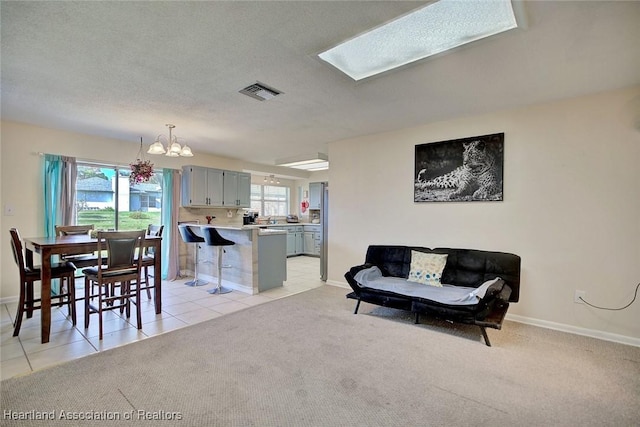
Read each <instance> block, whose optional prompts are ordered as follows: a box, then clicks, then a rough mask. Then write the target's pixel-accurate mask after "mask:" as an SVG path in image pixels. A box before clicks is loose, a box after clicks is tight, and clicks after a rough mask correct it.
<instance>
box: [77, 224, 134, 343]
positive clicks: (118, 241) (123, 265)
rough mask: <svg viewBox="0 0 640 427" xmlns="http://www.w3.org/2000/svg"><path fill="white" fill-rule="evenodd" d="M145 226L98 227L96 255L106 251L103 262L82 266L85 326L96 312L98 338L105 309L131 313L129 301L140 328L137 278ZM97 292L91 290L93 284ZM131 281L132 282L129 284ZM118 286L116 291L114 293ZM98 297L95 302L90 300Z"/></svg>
mask: <svg viewBox="0 0 640 427" xmlns="http://www.w3.org/2000/svg"><path fill="white" fill-rule="evenodd" d="M144 236H145V230H139V231H98V258H99V259H102V256H103V253H104V252H106V264H105V265H103V263H98V265H97V266H96V267H89V268H85V269H84V270H82V273H83V274H84V327H85V329H87V328H88V327H89V317H90V315H91V314H95V313H98V322H99V332H100V340H102V336H103V333H102V330H103V328H102V323H103V316H102V313H103V312H104V311H109V310H115V309H119V310H120V313H121V314H122V313H123V312H126V316H127V318H129V317H130V315H131V302H132V301H133V302H134V303H135V306H136V321H137V327H138V329H142V312H141V306H140V303H139V301H140V278H141V271H142V256H141V254H142V253H143V252H142V248H143V247H144ZM94 284H95V285H98V292H97V293H95V294H93V289H94V288H93V285H94ZM132 284H134V285H132ZM116 289H119V294H116ZM94 297H97V299H98V302H97V305H94V304H93V303H92V302H91V300H92V299H93V298H94Z"/></svg>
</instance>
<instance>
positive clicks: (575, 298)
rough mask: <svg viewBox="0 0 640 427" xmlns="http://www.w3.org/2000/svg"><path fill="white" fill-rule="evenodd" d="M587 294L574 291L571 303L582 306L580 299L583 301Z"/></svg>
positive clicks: (582, 302)
mask: <svg viewBox="0 0 640 427" xmlns="http://www.w3.org/2000/svg"><path fill="white" fill-rule="evenodd" d="M586 296H587V293H586V292H585V291H578V290H576V293H575V294H574V295H573V302H575V303H576V304H584V301H582V300H581V299H580V298H582V299H584V298H586Z"/></svg>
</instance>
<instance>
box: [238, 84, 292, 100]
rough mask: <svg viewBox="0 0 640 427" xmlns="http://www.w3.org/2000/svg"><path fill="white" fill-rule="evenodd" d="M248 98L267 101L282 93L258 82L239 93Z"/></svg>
mask: <svg viewBox="0 0 640 427" xmlns="http://www.w3.org/2000/svg"><path fill="white" fill-rule="evenodd" d="M239 92H240V93H244V94H245V95H247V96H250V97H252V98H255V99H257V100H258V101H267V100H269V99H273V98H275V97H276V96H278V95H280V94H281V93H282V92H280V91H278V90H276V89H274V88H272V87H269V86H267V85H265V84H263V83H260V82H256V83H254V84H252V85H249V86H247V87H245V88H244V89H242V90H240V91H239Z"/></svg>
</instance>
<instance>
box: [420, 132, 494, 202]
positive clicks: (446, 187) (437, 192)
mask: <svg viewBox="0 0 640 427" xmlns="http://www.w3.org/2000/svg"><path fill="white" fill-rule="evenodd" d="M503 169H504V133H495V134H491V135H483V136H474V137H469V138H461V139H452V140H449V141H439V142H430V143H426V144H419V145H416V153H415V175H414V177H415V180H414V192H413V200H414V202H470V201H502V200H503V196H502V189H503V181H502V176H503Z"/></svg>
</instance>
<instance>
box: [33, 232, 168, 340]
mask: <svg viewBox="0 0 640 427" xmlns="http://www.w3.org/2000/svg"><path fill="white" fill-rule="evenodd" d="M23 240H24V246H25V264H26V266H27V267H30V268H33V266H34V264H33V254H34V253H35V254H39V255H40V258H41V266H40V283H41V290H40V298H41V301H40V306H41V313H40V318H41V340H42V343H43V344H44V343H48V342H49V335H50V332H51V263H52V260H51V259H52V258H53V257H54V256H55V255H58V256H59V255H62V254H65V255H76V254H86V253H91V252H95V251H97V250H98V239H97V238H95V237H91V236H89V235H88V234H86V235H84V234H83V235H70V236H52V237H27V238H25V239H23ZM144 246H145V247H147V248H153V251H154V265H153V267H154V272H156V273H157V274H154V275H153V282H154V283H153V289H154V304H155V310H156V314H160V313H161V311H162V278H161V274H160V272H161V271H162V237H159V236H146V237H145V240H144Z"/></svg>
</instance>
